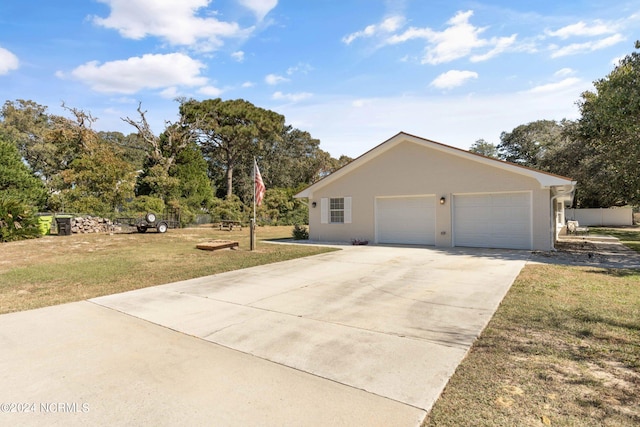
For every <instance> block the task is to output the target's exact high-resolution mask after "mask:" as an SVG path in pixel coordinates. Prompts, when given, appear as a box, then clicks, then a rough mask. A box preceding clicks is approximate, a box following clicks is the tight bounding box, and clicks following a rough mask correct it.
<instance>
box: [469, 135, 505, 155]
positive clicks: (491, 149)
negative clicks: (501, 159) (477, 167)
mask: <svg viewBox="0 0 640 427" xmlns="http://www.w3.org/2000/svg"><path fill="white" fill-rule="evenodd" d="M469 151H470V152H472V153H476V154H481V155H483V156H487V157H493V158H495V159H497V158H498V147H497V146H496V145H495V144H492V143H490V142H487V141H485V140H484V139H482V138H480V139H478V140H476V142H474V143H473V144H472V145H471V148H469Z"/></svg>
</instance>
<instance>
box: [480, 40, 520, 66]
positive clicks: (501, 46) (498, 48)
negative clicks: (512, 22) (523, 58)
mask: <svg viewBox="0 0 640 427" xmlns="http://www.w3.org/2000/svg"><path fill="white" fill-rule="evenodd" d="M516 37H517V35H516V34H513V35H511V36H509V37H499V38H492V39H491V41H490V44H492V45H494V46H495V47H494V48H493V49H491V50H490V51H488V52H486V53H484V54H482V55H473V56H472V57H471V62H482V61H486V60H489V59H491V58H493V57H494V56H498V55H500V54H501V53H502V52H504V51H506V50H507V49H509V48H510V47H511V46H512V45H513V44H514V43H515V42H516Z"/></svg>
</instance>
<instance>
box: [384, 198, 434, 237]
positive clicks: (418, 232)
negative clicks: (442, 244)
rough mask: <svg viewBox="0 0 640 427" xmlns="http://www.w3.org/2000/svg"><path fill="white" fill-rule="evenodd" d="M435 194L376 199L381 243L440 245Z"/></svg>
mask: <svg viewBox="0 0 640 427" xmlns="http://www.w3.org/2000/svg"><path fill="white" fill-rule="evenodd" d="M435 206H436V205H435V196H422V197H389V198H387V197H380V198H377V199H376V230H377V237H378V243H400V244H409V245H435V244H436V232H435V230H436V220H435V218H436V213H435V211H436V208H435Z"/></svg>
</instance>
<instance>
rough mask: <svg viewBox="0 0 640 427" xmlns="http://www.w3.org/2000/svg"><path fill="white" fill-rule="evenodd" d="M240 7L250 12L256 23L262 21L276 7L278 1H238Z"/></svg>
mask: <svg viewBox="0 0 640 427" xmlns="http://www.w3.org/2000/svg"><path fill="white" fill-rule="evenodd" d="M238 1H239V3H240V4H241V5H243V6H244V7H246V8H247V9H249V10H251V11H252V12H253V13H254V14H255V15H256V18H257V19H258V21H262V20H263V19H264V17H265V16H267V14H268V13H269V12H271V10H273V9H274V8H275V7H276V6H277V5H278V0H238Z"/></svg>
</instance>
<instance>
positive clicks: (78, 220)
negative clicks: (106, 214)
mask: <svg viewBox="0 0 640 427" xmlns="http://www.w3.org/2000/svg"><path fill="white" fill-rule="evenodd" d="M109 231H114V225H113V222H111V220H110V219H108V218H100V217H96V216H85V217H81V216H79V217H75V218H71V232H72V233H107V232H109Z"/></svg>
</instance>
